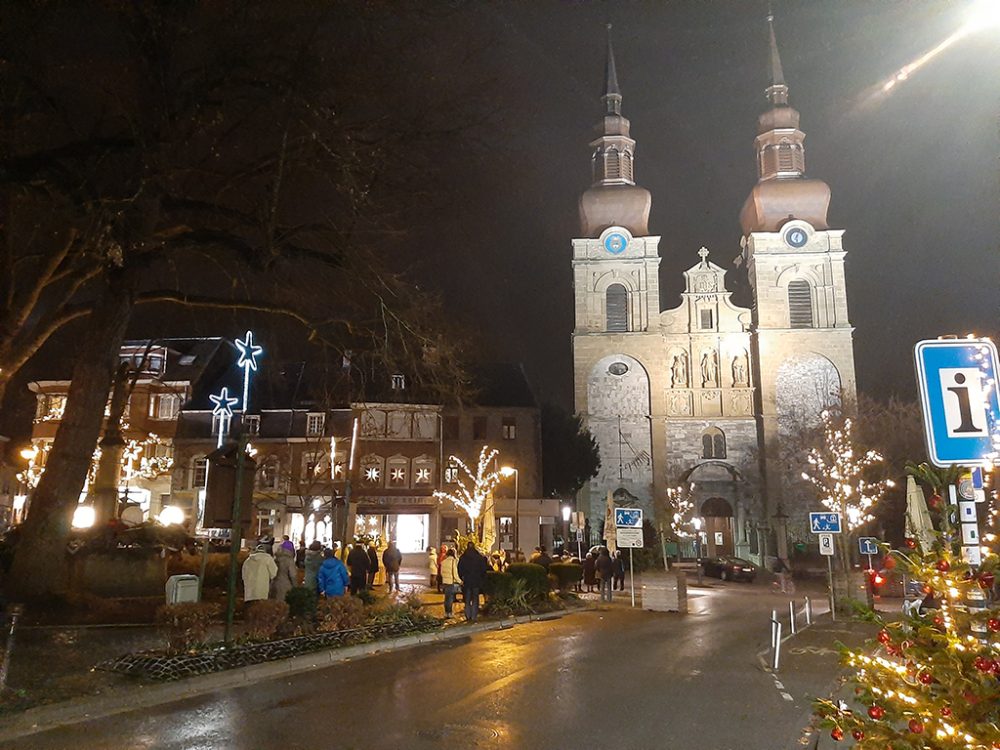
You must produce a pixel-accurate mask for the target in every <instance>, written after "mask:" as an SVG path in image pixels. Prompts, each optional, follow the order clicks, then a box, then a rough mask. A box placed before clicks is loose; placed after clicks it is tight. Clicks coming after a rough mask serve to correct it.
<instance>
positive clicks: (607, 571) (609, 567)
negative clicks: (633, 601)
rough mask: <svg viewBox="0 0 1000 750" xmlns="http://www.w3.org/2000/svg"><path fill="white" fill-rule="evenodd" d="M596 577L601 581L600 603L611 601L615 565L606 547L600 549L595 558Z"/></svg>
mask: <svg viewBox="0 0 1000 750" xmlns="http://www.w3.org/2000/svg"><path fill="white" fill-rule="evenodd" d="M596 566H597V577H598V578H600V579H601V601H602V602H610V601H611V585H612V583H613V581H614V577H615V563H614V561H613V560H612V559H611V555H609V554H608V548H607V547H601V554H599V555H598V556H597V563H596Z"/></svg>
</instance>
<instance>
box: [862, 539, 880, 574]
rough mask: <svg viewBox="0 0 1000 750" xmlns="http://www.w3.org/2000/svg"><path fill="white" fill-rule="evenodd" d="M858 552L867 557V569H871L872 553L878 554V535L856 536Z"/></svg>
mask: <svg viewBox="0 0 1000 750" xmlns="http://www.w3.org/2000/svg"><path fill="white" fill-rule="evenodd" d="M858 552H860V553H861V554H862V555H866V556H867V557H868V570H873V568H872V555H877V554H878V537H874V536H861V537H858Z"/></svg>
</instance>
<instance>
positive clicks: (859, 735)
mask: <svg viewBox="0 0 1000 750" xmlns="http://www.w3.org/2000/svg"><path fill="white" fill-rule="evenodd" d="M851 737H853V738H854V739H856V740H857V741H858V742H861V740H863V739H864V738H865V733H864V732H862V731H861V730H860V729H855V730H854V731H853V732H851Z"/></svg>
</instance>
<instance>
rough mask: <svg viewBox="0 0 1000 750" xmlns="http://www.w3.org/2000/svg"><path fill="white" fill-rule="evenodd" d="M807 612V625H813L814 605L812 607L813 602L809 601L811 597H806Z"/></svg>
mask: <svg viewBox="0 0 1000 750" xmlns="http://www.w3.org/2000/svg"><path fill="white" fill-rule="evenodd" d="M805 612H806V625H812V624H813V605H812V602H811V601H809V597H808V596H807V597H806V609H805Z"/></svg>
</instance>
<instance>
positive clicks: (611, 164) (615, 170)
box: [604, 148, 622, 180]
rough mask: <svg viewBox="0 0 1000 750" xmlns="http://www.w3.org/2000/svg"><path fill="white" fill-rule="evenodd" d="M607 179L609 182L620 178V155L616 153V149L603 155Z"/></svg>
mask: <svg viewBox="0 0 1000 750" xmlns="http://www.w3.org/2000/svg"><path fill="white" fill-rule="evenodd" d="M604 159H605V162H604V163H605V165H606V172H607V178H608V179H609V180H617V179H619V178H620V177H621V176H622V163H621V154H619V153H618V149H616V148H612V149H611V150H610V151H608V152H607V153H606V154H605V155H604Z"/></svg>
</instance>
